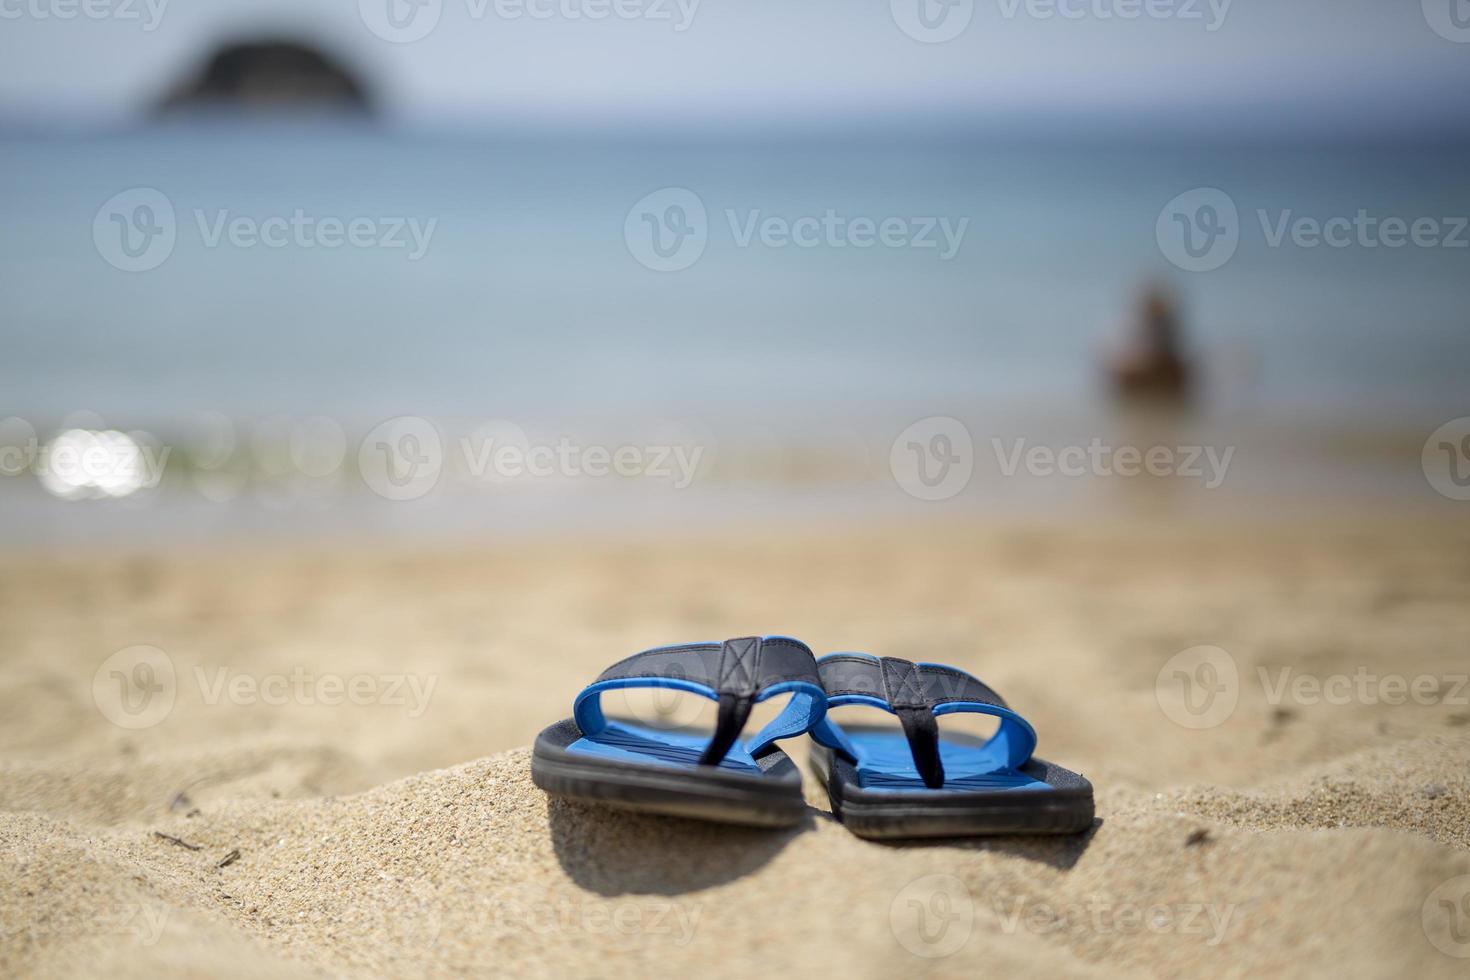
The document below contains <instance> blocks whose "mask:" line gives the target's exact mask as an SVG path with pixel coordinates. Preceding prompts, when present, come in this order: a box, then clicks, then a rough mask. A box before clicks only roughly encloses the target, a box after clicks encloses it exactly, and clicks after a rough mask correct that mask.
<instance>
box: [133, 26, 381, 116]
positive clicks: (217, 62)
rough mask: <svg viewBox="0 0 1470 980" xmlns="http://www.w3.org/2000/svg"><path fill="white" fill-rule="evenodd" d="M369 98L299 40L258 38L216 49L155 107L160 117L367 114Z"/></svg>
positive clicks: (347, 72) (332, 60) (337, 64)
mask: <svg viewBox="0 0 1470 980" xmlns="http://www.w3.org/2000/svg"><path fill="white" fill-rule="evenodd" d="M373 110H374V106H373V98H372V95H371V93H370V91H369V88H368V85H367V84H366V82H364V81H363V79H362V78H361V77H360V76H359V75H358V73H357V72H356V71H355V70H354V69H353V68H350V67H349V66H348V65H346V64H345V63H344V62H343V61H342V60H341V59H339V58H337V57H336V56H334V55H332V54H330V53H328V52H326V51H324V50H322V49H320V48H318V47H316V46H313V45H311V44H307V43H304V42H300V41H291V40H282V39H261V40H249V41H234V42H230V43H226V44H222V45H220V46H219V47H218V48H216V49H215V51H214V52H213V53H212V54H211V55H209V57H208V58H206V59H205V60H204V61H203V63H202V65H201V67H200V68H199V69H198V70H197V71H196V72H195V73H194V74H193V75H191V76H190V77H188V78H185V79H184V80H183V81H181V82H180V83H179V84H177V85H175V86H174V87H173V88H172V89H171V90H170V91H169V92H168V93H167V94H165V95H164V96H163V98H161V99H160V100H159V101H158V103H157V104H156V106H155V111H156V113H157V114H160V115H174V114H178V113H192V112H199V111H204V112H213V111H224V112H243V113H249V114H254V113H257V112H259V113H279V112H288V113H298V112H307V113H314V112H329V113H346V114H355V115H363V116H367V115H371V114H372V113H373Z"/></svg>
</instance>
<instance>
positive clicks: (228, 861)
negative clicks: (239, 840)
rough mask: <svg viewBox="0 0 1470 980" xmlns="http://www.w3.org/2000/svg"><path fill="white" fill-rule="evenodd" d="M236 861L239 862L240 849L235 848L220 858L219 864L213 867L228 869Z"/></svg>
mask: <svg viewBox="0 0 1470 980" xmlns="http://www.w3.org/2000/svg"><path fill="white" fill-rule="evenodd" d="M238 860H240V849H239V848H238V847H237V848H235V849H234V850H233V851H231V852H230V853H228V854H226V855H225V856H224V857H222V858H220V861H219V864H216V865H215V867H216V868H228V867H229V866H230V865H232V864H234V863H235V862H236V861H238Z"/></svg>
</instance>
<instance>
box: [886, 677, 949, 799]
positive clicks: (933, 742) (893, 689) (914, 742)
mask: <svg viewBox="0 0 1470 980" xmlns="http://www.w3.org/2000/svg"><path fill="white" fill-rule="evenodd" d="M879 665H880V672H881V674H882V677H883V700H885V701H887V702H888V704H889V705H890V706H891V707H892V708H893V713H894V714H896V715H898V720H899V723H900V724H902V725H903V734H904V737H905V738H907V739H908V742H909V751H910V752H911V753H912V754H913V757H914V767H915V768H916V769H918V770H919V775H920V776H921V777H922V778H923V780H924V785H925V786H928V787H929V788H930V789H939V788H940V787H941V786H943V785H944V763H943V762H942V761H941V760H940V758H939V722H938V720H937V719H936V718H935V717H934V700H933V699H932V698H931V697H929V694H928V690H927V687H926V685H925V683H924V679H923V678H922V677H920V676H919V668H918V666H917V665H915V664H913V663H911V662H909V661H907V660H900V659H899V658H898V657H884V658H882V659H881V660H880V661H879Z"/></svg>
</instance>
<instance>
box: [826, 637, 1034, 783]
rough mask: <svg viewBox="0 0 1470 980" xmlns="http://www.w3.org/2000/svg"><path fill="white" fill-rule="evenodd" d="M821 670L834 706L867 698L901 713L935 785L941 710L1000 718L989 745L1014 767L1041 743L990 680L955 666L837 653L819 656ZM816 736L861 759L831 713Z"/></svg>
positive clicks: (939, 772) (939, 777)
mask: <svg viewBox="0 0 1470 980" xmlns="http://www.w3.org/2000/svg"><path fill="white" fill-rule="evenodd" d="M817 671H818V673H819V674H820V675H821V678H822V684H823V686H824V687H825V688H826V691H827V704H828V707H829V708H835V707H841V706H842V705H848V704H866V705H870V706H872V707H877V708H882V709H883V710H885V711H888V712H891V713H892V714H894V715H897V716H898V720H899V723H900V724H901V725H902V726H903V732H904V737H905V738H906V739H907V740H908V745H909V752H910V754H911V755H912V756H913V760H914V768H915V770H916V771H917V772H918V774H919V776H920V778H922V779H923V781H924V785H925V786H928V787H929V788H931V789H939V788H941V787H943V786H944V763H943V761H942V759H941V757H940V752H939V723H938V721H937V716H939V715H943V714H951V713H954V712H972V713H976V714H987V715H994V716H995V717H997V718H999V719H1000V727H999V728H997V729H996V732H995V734H994V735H993V736H992V737H991V739H990V741H989V742H988V743H987V746H989V747H992V748H995V749H998V750H999V751H1000V752H1001V754H1002V755H1003V757H1004V758H1005V759H1006V762H1007V764H1008V765H1009V766H1010V767H1011V768H1013V769H1014V768H1018V767H1020V766H1022V765H1024V764H1025V763H1026V761H1027V760H1029V759H1030V758H1031V753H1032V752H1033V751H1034V750H1035V748H1036V731H1035V729H1033V728H1032V727H1031V725H1030V724H1029V723H1028V722H1027V721H1026V719H1024V718H1022V717H1021V716H1020V715H1018V714H1016V713H1015V712H1014V711H1012V710H1011V709H1010V707H1009V706H1008V705H1007V704H1006V703H1005V700H1004V699H1003V698H1002V697H1001V696H1000V695H999V694H997V693H995V691H994V690H992V689H991V688H990V687H989V685H987V684H985V683H983V682H981V681H980V680H977V679H976V678H974V677H972V676H971V675H969V674H967V673H965V672H964V671H962V670H957V669H956V668H954V667H949V666H946V665H944V664H931V663H912V662H910V661H908V660H902V659H900V658H898V657H881V658H880V657H873V656H869V655H867V654H861V653H834V654H831V655H830V656H826V657H823V658H822V659H821V660H819V661H817ZM812 738H814V739H816V741H818V742H820V743H821V744H823V745H825V746H827V747H828V748H831V749H833V750H836V751H839V752H842V753H843V754H844V755H845V756H847V757H848V758H849V759H852V760H854V761H856V760H857V759H858V755H859V752H858V749H857V747H856V746H855V745H854V743H853V742H852V740H851V739H850V738H848V736H847V734H846V733H845V732H843V730H842V728H841V727H840V726H839V725H838V724H837V723H836V722H835V721H833V720H832V719H831V718H824V719H822V720H821V721H820V722H819V723H818V724H817V725H816V726H815V727H814V728H813V729H812Z"/></svg>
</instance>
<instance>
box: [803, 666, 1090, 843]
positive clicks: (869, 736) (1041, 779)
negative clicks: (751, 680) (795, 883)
mask: <svg viewBox="0 0 1470 980" xmlns="http://www.w3.org/2000/svg"><path fill="white" fill-rule="evenodd" d="M817 670H818V673H819V675H820V676H821V678H822V685H823V687H824V689H825V690H826V692H827V704H828V707H829V708H836V707H841V706H843V705H854V704H861V705H868V706H871V707H875V708H882V709H883V710H884V711H888V712H890V713H892V714H894V715H897V716H898V720H899V723H900V725H901V726H902V731H894V730H893V729H892V728H878V727H872V726H848V727H846V728H844V727H842V726H839V725H838V724H837V723H836V722H835V721H833V720H832V718H831V716H830V715H829V716H827V717H825V718H822V719H820V720H819V721H818V723H817V724H816V725H815V726H814V727H813V729H812V733H811V734H812V739H813V740H814V741H815V742H816V744H815V745H814V746H813V749H812V765H813V767H814V768H815V769H816V772H817V775H818V776H819V777H820V778H821V779H822V781H823V782H824V783H825V784H826V786H827V794H828V796H829V797H830V799H831V801H832V812H833V813H834V814H836V815H837V817H838V818H839V819H840V820H841V821H842V822H843V824H844V825H846V826H847V827H848V829H850V830H851V831H852V832H853V833H855V834H857V835H858V836H860V837H874V838H889V837H954V836H970V835H978V834H1066V833H1076V832H1079V831H1083V830H1086V829H1087V828H1088V827H1090V826H1091V825H1092V818H1093V799H1092V784H1091V783H1089V782H1088V781H1087V780H1086V779H1084V778H1083V777H1082V776H1079V775H1077V774H1076V773H1074V772H1071V771H1069V770H1066V769H1063V768H1062V767H1060V766H1057V765H1053V764H1052V763H1050V762H1046V761H1045V760H1042V759H1037V758H1035V757H1034V756H1033V755H1032V752H1033V751H1034V750H1035V748H1036V731H1035V729H1033V728H1032V727H1031V725H1030V723H1028V722H1027V721H1026V719H1025V718H1022V717H1021V716H1020V715H1019V714H1017V713H1016V712H1014V711H1012V710H1011V709H1010V707H1008V706H1007V705H1006V703H1005V701H1004V700H1003V699H1002V698H1001V696H1000V695H998V694H996V693H995V692H994V691H993V690H991V689H990V688H989V687H988V686H987V685H985V684H983V683H981V682H980V681H978V680H976V679H975V678H974V677H971V676H970V675H969V674H967V673H965V672H964V671H962V670H957V669H956V668H954V667H947V666H944V665H943V664H931V663H918V664H915V663H910V662H909V661H907V660H900V659H898V658H897V657H882V658H879V657H873V656H869V655H868V654H863V653H834V654H831V655H829V656H826V657H823V658H822V659H821V660H819V661H817ZM953 712H974V713H978V714H986V715H993V716H995V717H996V718H998V719H1000V725H999V727H998V728H997V729H996V732H995V734H994V735H992V736H991V737H990V738H989V739H988V740H987V739H978V738H975V737H973V736H968V735H963V734H941V733H940V731H939V723H938V720H937V719H938V716H939V715H945V714H950V713H953Z"/></svg>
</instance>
